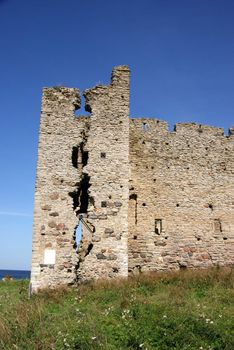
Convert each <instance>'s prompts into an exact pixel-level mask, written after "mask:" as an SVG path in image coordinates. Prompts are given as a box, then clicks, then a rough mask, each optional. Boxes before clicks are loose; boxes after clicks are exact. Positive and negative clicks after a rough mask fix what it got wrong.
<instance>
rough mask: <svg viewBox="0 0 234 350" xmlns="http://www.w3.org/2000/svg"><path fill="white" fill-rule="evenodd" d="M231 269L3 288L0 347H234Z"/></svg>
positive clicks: (8, 284)
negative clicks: (35, 290)
mask: <svg viewBox="0 0 234 350" xmlns="http://www.w3.org/2000/svg"><path fill="white" fill-rule="evenodd" d="M233 287H234V273H233V270H231V269H214V270H209V271H200V272H195V271H183V272H179V273H171V274H151V275H145V276H140V277H139V278H134V279H130V280H128V281H118V282H114V283H99V284H96V285H87V286H82V287H80V288H79V289H78V290H75V289H59V290H56V291H53V292H52V291H44V292H43V293H41V294H40V295H37V296H34V297H33V298H31V299H30V300H29V299H28V297H27V288H28V281H18V282H17V281H14V282H0V349H1V350H2V349H4V350H5V349H6V350H14V349H20V350H29V349H30V350H39V349H40V350H46V349H61V350H63V349H64V350H65V349H82V350H86V349H110V350H112V349H113V350H115V349H116V350H117V349H118V350H120V349H142V350H146V349H147V350H150V349H158V350H164V349H170V350H173V349H178V350H185V349H190V350H193V349H194V350H195V349H196V350H203V349H206V350H208V349H209V350H211V349H212V350H218V349H219V350H221V349H222V350H233V349H234V319H233V316H234V290H233Z"/></svg>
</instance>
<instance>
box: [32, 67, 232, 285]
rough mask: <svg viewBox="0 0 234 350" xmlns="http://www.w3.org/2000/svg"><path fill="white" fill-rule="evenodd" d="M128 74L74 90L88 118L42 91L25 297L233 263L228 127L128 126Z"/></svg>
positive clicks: (53, 91) (71, 100)
mask: <svg viewBox="0 0 234 350" xmlns="http://www.w3.org/2000/svg"><path fill="white" fill-rule="evenodd" d="M129 74H130V72H129V68H128V67H127V66H118V67H115V68H114V69H113V72H112V78H111V83H110V85H109V86H101V85H98V86H96V87H94V88H92V89H88V90H85V91H84V93H83V95H84V97H85V101H86V102H85V109H86V111H88V112H90V116H77V115H75V113H74V112H75V110H77V109H79V108H80V94H79V90H78V89H74V88H65V87H54V88H45V89H44V90H43V97H42V112H41V124H40V135H39V147H38V162H37V178H36V191H35V212H34V228H33V255H32V271H31V287H32V291H37V290H38V289H40V288H44V287H55V286H58V285H63V284H66V285H69V284H74V283H80V282H83V281H86V280H92V279H100V278H102V279H103V278H116V277H127V276H128V274H130V273H134V274H135V273H139V272H144V271H163V270H178V269H184V268H206V267H210V266H214V265H221V266H223V265H232V264H233V263H234V128H231V129H230V130H229V135H228V136H225V135H224V131H223V129H222V128H214V127H210V126H204V125H198V124H195V123H187V124H186V123H183V124H182V123H179V124H176V126H175V128H174V131H173V132H169V131H168V126H167V123H166V122H164V121H161V120H158V119H146V118H141V119H129ZM78 225H80V226H81V227H82V239H81V241H80V242H77V239H76V232H77V227H78Z"/></svg>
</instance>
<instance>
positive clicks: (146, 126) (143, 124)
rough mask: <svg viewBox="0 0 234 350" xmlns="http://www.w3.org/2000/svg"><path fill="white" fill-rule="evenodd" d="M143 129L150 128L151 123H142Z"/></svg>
mask: <svg viewBox="0 0 234 350" xmlns="http://www.w3.org/2000/svg"><path fill="white" fill-rule="evenodd" d="M142 129H143V131H148V130H149V125H148V124H147V123H145V122H143V123H142Z"/></svg>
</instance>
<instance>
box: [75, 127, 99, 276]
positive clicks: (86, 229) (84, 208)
mask: <svg viewBox="0 0 234 350" xmlns="http://www.w3.org/2000/svg"><path fill="white" fill-rule="evenodd" d="M87 131H88V129H87V128H86V129H84V130H83V131H82V134H81V136H82V141H81V142H80V143H79V144H78V145H75V146H73V147H72V154H71V162H72V165H73V167H74V168H76V169H77V170H78V172H79V173H80V181H79V182H77V183H76V184H75V189H74V190H73V191H72V192H69V196H70V197H71V198H72V200H73V210H74V212H75V214H76V216H77V220H78V224H77V225H76V226H75V228H74V236H73V238H74V245H73V248H74V249H75V250H76V252H77V262H76V265H75V271H76V282H78V279H79V277H78V273H79V268H80V264H81V263H82V262H83V261H84V259H85V257H86V256H88V255H89V254H90V252H91V251H92V248H93V243H92V236H93V233H94V232H95V227H94V226H93V225H92V224H91V223H89V222H88V221H87V219H86V216H87V215H86V214H87V213H88V209H89V207H90V206H94V199H93V198H92V197H90V195H89V187H90V186H91V184H90V176H89V175H88V173H86V172H85V171H84V168H85V166H86V165H87V164H88V160H89V153H88V151H87V150H86V143H87V139H88V132H87ZM79 226H81V227H80V229H81V237H80V240H79V242H78V239H77V237H76V235H77V228H78V227H79Z"/></svg>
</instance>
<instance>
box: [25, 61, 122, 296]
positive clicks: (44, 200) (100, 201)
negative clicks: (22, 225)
mask: <svg viewBox="0 0 234 350" xmlns="http://www.w3.org/2000/svg"><path fill="white" fill-rule="evenodd" d="M85 97H86V110H87V111H89V112H91V115H90V117H78V116H75V115H74V110H75V109H79V107H80V97H79V90H78V89H70V88H62V87H56V88H47V89H44V90H43V98H42V113H41V125H40V136H39V147H38V163H37V179H36V192H35V211H34V228H33V256H32V273H31V286H32V291H36V290H37V289H38V288H43V287H46V286H57V285H60V284H71V283H74V282H76V281H78V282H79V281H82V280H84V279H85V280H87V279H93V278H101V277H115V276H127V273H128V257H127V243H128V241H127V237H128V197H129V188H128V181H129V159H128V155H129V119H128V116H129V69H128V68H127V67H125V66H120V67H116V68H115V69H114V70H113V73H112V81H111V84H110V85H109V86H97V87H95V88H93V89H90V90H87V91H86V92H85ZM120 164H121V166H120ZM81 223H82V240H81V242H80V243H79V247H77V244H76V237H75V235H76V228H77V226H78V225H79V224H81ZM77 248H78V249H77Z"/></svg>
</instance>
